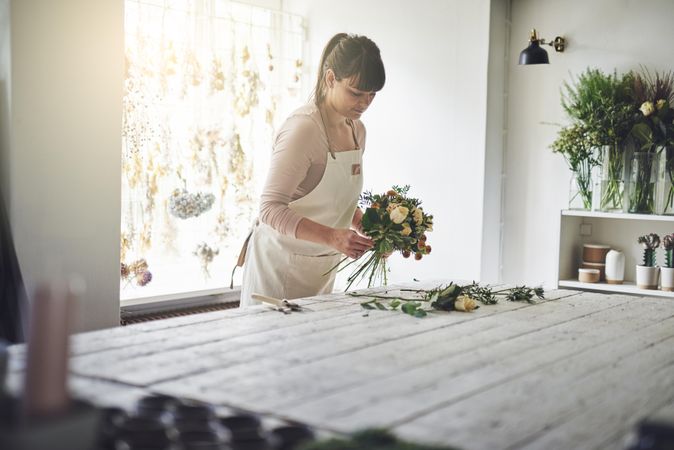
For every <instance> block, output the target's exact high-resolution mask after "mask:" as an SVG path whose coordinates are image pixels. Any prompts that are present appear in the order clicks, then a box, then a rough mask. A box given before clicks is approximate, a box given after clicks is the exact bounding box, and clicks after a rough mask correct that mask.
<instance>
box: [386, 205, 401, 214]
mask: <svg viewBox="0 0 674 450" xmlns="http://www.w3.org/2000/svg"><path fill="white" fill-rule="evenodd" d="M397 207H398V204H397V203H389V204H388V206H387V207H386V212H387V213H389V214H391V211H393V210H394V209H396V208H397Z"/></svg>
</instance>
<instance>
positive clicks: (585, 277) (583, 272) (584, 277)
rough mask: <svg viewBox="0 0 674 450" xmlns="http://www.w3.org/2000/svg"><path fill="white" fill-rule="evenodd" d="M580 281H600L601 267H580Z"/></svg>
mask: <svg viewBox="0 0 674 450" xmlns="http://www.w3.org/2000/svg"><path fill="white" fill-rule="evenodd" d="M578 281H580V282H582V283H597V282H599V269H583V268H580V269H578Z"/></svg>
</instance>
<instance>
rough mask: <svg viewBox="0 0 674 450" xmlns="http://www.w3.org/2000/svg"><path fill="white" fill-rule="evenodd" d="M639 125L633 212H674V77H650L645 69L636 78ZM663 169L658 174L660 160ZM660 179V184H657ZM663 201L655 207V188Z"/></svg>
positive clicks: (634, 130) (668, 74)
mask: <svg viewBox="0 0 674 450" xmlns="http://www.w3.org/2000/svg"><path fill="white" fill-rule="evenodd" d="M633 95H634V105H635V108H638V110H637V112H636V113H635V121H636V123H635V124H634V126H633V127H632V130H631V136H632V137H633V138H634V140H635V141H636V142H637V144H638V145H639V149H638V151H637V152H635V154H634V157H633V159H632V168H631V170H630V196H629V197H630V212H637V213H647V214H652V213H655V212H658V213H662V214H673V213H674V123H672V122H673V121H674V109H672V105H674V74H673V73H672V72H666V73H658V72H655V74H654V75H651V74H650V73H649V72H648V70H646V69H644V70H643V71H642V72H641V73H639V74H637V75H636V76H635V77H634V85H633ZM660 159H661V160H662V162H663V167H662V170H661V171H660V173H658V164H659V160H660ZM658 178H659V181H658ZM658 182H659V183H660V185H661V191H662V192H661V194H662V195H661V199H662V200H661V201H660V202H659V205H656V204H655V190H656V189H655V186H656V183H658Z"/></svg>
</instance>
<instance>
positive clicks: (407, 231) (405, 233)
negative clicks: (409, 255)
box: [400, 223, 412, 236]
mask: <svg viewBox="0 0 674 450" xmlns="http://www.w3.org/2000/svg"><path fill="white" fill-rule="evenodd" d="M400 234H402V235H403V236H409V235H410V234H412V227H411V226H410V224H409V223H404V224H403V229H402V231H401V232H400Z"/></svg>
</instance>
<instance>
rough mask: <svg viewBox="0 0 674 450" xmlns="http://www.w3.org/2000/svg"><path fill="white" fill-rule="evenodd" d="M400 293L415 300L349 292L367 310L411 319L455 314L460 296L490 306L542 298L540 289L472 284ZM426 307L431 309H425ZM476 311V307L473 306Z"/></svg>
mask: <svg viewBox="0 0 674 450" xmlns="http://www.w3.org/2000/svg"><path fill="white" fill-rule="evenodd" d="M400 291H401V292H412V293H414V294H415V297H414V298H402V297H399V296H398V297H394V296H387V295H380V294H359V293H357V292H350V293H349V295H350V296H352V297H366V298H370V300H367V301H364V302H362V303H361V304H360V305H361V307H362V308H364V309H367V310H374V309H380V310H390V311H393V310H396V309H397V308H398V307H400V310H401V311H402V312H403V313H405V314H408V315H410V316H413V317H418V318H421V317H425V316H426V315H427V314H428V313H429V312H432V311H434V310H435V311H454V310H456V307H455V304H456V302H457V299H458V300H459V301H463V300H465V299H459V297H461V296H465V297H468V298H470V299H472V300H474V301H478V302H480V303H482V304H484V305H493V304H496V303H498V300H499V298H505V299H506V300H507V301H512V302H517V301H527V302H530V303H535V302H536V299H543V298H545V296H544V290H543V288H542V287H535V288H531V287H528V286H516V287H514V288H505V289H500V290H496V291H495V290H493V289H492V288H491V287H490V286H488V285H487V286H480V285H479V284H478V283H476V282H475V281H473V282H472V283H471V284H467V285H464V286H460V285H458V284H454V283H449V284H448V285H440V286H438V287H435V288H433V289H428V290H424V289H401V290H400ZM425 304H428V305H429V306H430V308H424V305H425ZM475 309H477V306H476V307H475Z"/></svg>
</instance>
